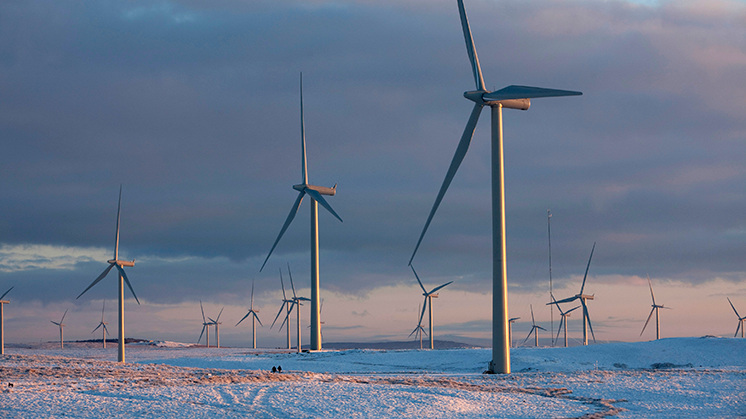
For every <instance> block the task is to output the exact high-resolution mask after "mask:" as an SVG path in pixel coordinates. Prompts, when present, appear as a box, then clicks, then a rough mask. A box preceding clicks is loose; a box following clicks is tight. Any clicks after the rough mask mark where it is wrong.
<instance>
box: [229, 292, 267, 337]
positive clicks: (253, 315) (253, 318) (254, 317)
mask: <svg viewBox="0 0 746 419" xmlns="http://www.w3.org/2000/svg"><path fill="white" fill-rule="evenodd" d="M249 316H251V335H252V337H251V347H252V348H254V349H256V322H259V325H260V326H262V327H264V325H263V324H262V321H261V320H259V309H256V310H254V280H253V279H252V280H251V308H249V312H248V313H246V315H245V316H243V317H242V318H241V320H239V321H238V323H236V326H238V325H239V324H241V322H242V321H244V319H246V318H247V317H249Z"/></svg>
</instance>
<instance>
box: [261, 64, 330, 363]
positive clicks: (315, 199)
mask: <svg viewBox="0 0 746 419" xmlns="http://www.w3.org/2000/svg"><path fill="white" fill-rule="evenodd" d="M300 133H301V135H300V136H301V151H302V155H303V160H302V163H301V164H302V167H301V169H302V172H303V183H301V184H300V185H293V189H295V190H297V191H298V192H299V194H298V198H296V199H295V203H294V204H293V207H292V208H291V209H290V214H288V218H287V219H286V220H285V224H283V226H282V229H281V230H280V234H279V235H278V236H277V239H276V240H275V243H274V244H273V245H272V248H271V249H270V250H269V254H268V255H267V258H266V259H264V263H263V264H262V267H261V268H260V269H259V272H261V271H262V269H264V265H266V264H267V261H268V260H269V257H270V256H272V252H273V251H274V250H275V247H276V246H277V243H279V242H280V239H281V238H282V235H283V234H285V230H287V228H288V226H289V225H290V223H291V222H292V221H293V218H295V214H297V213H298V208H300V204H301V202H302V201H303V196H304V195H306V194H308V196H309V197H310V199H311V350H312V351H318V350H321V315H320V314H319V311H320V298H321V297H320V295H319V205H318V204H321V205H322V206H323V207H324V208H326V209H327V211H329V212H330V213H331V214H332V215H333V216H334V217H336V218H337V219H338V220H339V221H342V219H341V218H339V215H337V213H336V212H334V210H333V209H332V207H331V206H330V205H329V204H328V203H327V202H326V199H324V197H323V195H329V196H333V195H334V194H336V193H337V185H336V184H335V185H334V186H332V187H331V188H326V187H323V186H315V185H311V184H309V183H308V165H307V159H306V128H305V122H304V119H303V73H301V75H300Z"/></svg>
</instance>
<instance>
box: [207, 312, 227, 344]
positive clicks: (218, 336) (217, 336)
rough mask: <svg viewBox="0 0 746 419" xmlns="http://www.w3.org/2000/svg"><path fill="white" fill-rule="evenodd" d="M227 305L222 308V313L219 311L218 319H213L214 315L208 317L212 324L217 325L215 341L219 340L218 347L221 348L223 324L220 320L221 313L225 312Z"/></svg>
mask: <svg viewBox="0 0 746 419" xmlns="http://www.w3.org/2000/svg"><path fill="white" fill-rule="evenodd" d="M224 308H225V307H223V308H221V309H220V313H218V317H217V318H216V319H213V318H212V317H208V319H209V320H210V324H211V325H213V326H215V341H216V342H217V347H218V348H220V325H221V324H223V323H221V322H220V315H221V314H223V309H224Z"/></svg>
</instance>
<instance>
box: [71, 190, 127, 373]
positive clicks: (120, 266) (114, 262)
mask: <svg viewBox="0 0 746 419" xmlns="http://www.w3.org/2000/svg"><path fill="white" fill-rule="evenodd" d="M121 209H122V185H119V204H117V236H116V241H115V242H114V259H111V260H109V261H107V263H108V264H109V267H108V268H106V269H104V272H102V273H101V275H99V276H98V278H96V279H95V280H94V281H93V283H91V285H89V286H88V288H86V289H85V290H83V292H81V293H80V295H78V296H77V297H76V298H75V299H76V300H77V299H78V298H80V297H81V296H82V295H83V294H85V293H86V291H88V290H89V289H91V288H92V287H93V286H94V285H96V284H98V283H99V282H100V281H101V280H102V279H104V278H105V277H106V275H108V274H109V271H111V268H113V267H115V266H116V268H117V271H119V333H118V334H119V352H118V354H117V361H119V362H124V283H125V282H126V283H127V286H128V287H129V289H130V292H132V296H133V297H135V301H137V304H138V305H140V300H138V299H137V294H135V290H134V289H132V284H130V280H129V279H128V278H127V274H126V273H124V267H125V266H127V267H132V266H135V260H134V259H132V261H128V260H119V218H120V217H119V216H120V213H121Z"/></svg>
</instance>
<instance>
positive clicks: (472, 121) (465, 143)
mask: <svg viewBox="0 0 746 419" xmlns="http://www.w3.org/2000/svg"><path fill="white" fill-rule="evenodd" d="M460 1H461V0H459V2H460ZM482 107H483V105H479V104H475V105H474V109H472V111H471V115H470V116H469V122H467V124H466V127H465V128H464V133H463V134H462V135H461V140H460V141H459V143H458V147H456V154H454V155H453V160H451V165H450V166H449V167H448V172H447V173H446V177H445V179H443V184H442V185H441V186H440V191H438V196H437V197H436V198H435V203H434V204H433V208H432V209H431V210H430V215H428V216H427V221H425V227H424V228H423V229H422V233H421V234H420V238H419V240H417V246H415V248H414V252H412V257H411V258H409V263H408V264H409V265H411V264H412V260H414V256H415V255H416V254H417V249H419V248H420V244H421V243H422V239H423V238H424V237H425V233H426V232H427V228H428V227H430V222H431V221H432V220H433V216H434V215H435V212H436V211H437V210H438V207H439V206H440V202H441V201H442V200H443V197H444V196H445V194H446V191H447V190H448V187H449V186H450V185H451V181H453V177H454V176H456V172H457V171H458V168H459V166H460V165H461V162H462V161H463V160H464V156H466V152H467V151H468V150H469V144H471V139H472V137H473V136H474V129H476V127H477V121H479V114H480V113H482Z"/></svg>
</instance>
